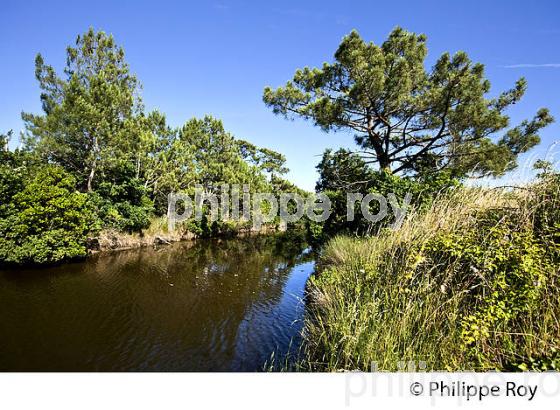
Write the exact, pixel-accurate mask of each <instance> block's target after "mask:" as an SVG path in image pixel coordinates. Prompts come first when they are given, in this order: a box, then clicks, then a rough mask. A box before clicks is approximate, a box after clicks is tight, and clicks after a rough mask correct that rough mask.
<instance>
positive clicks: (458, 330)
mask: <svg viewBox="0 0 560 410" xmlns="http://www.w3.org/2000/svg"><path fill="white" fill-rule="evenodd" d="M551 183H553V184H556V185H555V188H554V189H556V190H555V191H554V190H553V191H554V192H555V193H556V194H558V186H560V184H558V178H555V179H554V180H553V182H550V181H549V182H547V183H546V184H545V186H546V187H549V188H550V184H551ZM537 185H538V184H537ZM542 191H543V186H534V187H532V188H530V189H520V190H517V191H515V192H508V191H505V190H499V189H496V190H488V189H473V188H461V189H457V190H455V191H454V192H453V193H451V194H447V195H442V196H441V197H440V198H437V199H436V200H435V201H434V202H433V205H432V206H431V208H430V209H429V210H427V211H422V212H416V211H414V212H409V215H408V217H407V219H406V221H405V222H404V224H403V226H402V227H401V228H400V229H399V230H398V231H389V230H387V231H384V232H382V233H381V234H380V235H378V236H375V237H370V238H361V239H359V238H349V237H337V238H334V239H333V240H331V241H330V243H329V244H328V245H327V246H326V248H325V249H324V252H323V254H322V257H321V259H320V262H319V269H318V274H317V275H316V276H315V277H313V278H312V279H311V280H310V282H309V286H308V291H309V295H308V296H309V297H308V313H307V317H306V319H305V326H304V340H305V344H304V347H303V358H304V359H303V360H302V361H301V362H300V367H301V369H303V370H321V371H337V370H356V369H361V370H369V369H370V368H371V367H372V366H375V367H376V368H378V369H380V370H390V371H395V370H399V369H401V370H402V367H400V366H402V363H403V362H410V361H413V362H415V363H417V364H418V365H420V366H421V367H425V368H426V369H427V370H487V369H508V370H516V369H518V370H522V369H527V368H530V369H536V368H537V369H538V368H544V367H546V368H549V367H554V366H555V365H556V363H557V360H556V359H557V355H556V349H557V348H558V346H559V345H558V342H559V336H560V324H559V319H560V308H559V305H560V299H559V292H558V286H557V285H558V282H557V281H558V266H559V262H558V258H557V254H556V253H554V252H553V251H551V250H550V249H551V248H550V247H551V246H552V247H554V246H556V245H555V244H556V243H558V242H554V238H553V236H551V238H553V239H552V240H551V241H549V242H547V243H544V242H543V241H544V239H543V237H542V235H541V234H540V233H539V232H536V228H535V226H536V225H535V220H536V219H538V218H536V216H535V208H537V207H536V206H535V204H536V202H535V201H541V202H542V200H543V197H542V195H541V196H540V197H539V193H540V192H542ZM556 194H555V195H556ZM558 198H560V195H556V196H554V195H552V196H549V197H547V199H546V200H548V201H551V202H550V203H549V204H548V205H547V206H545V208H546V209H548V210H550V209H551V208H552V209H554V208H557V207H558V205H559V204H560V201H558ZM541 202H539V203H541ZM554 215H556V214H554ZM548 219H549V220H548V222H546V225H547V227H550V226H553V229H552V231H553V233H558V230H557V227H558V225H554V223H556V222H558V221H552V222H551V221H550V219H551V218H548ZM552 219H554V217H553V218H552ZM554 226H556V228H554ZM556 249H557V248H556Z"/></svg>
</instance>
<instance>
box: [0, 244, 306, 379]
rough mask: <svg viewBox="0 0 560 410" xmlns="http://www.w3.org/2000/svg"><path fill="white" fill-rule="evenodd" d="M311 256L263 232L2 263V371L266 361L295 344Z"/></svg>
mask: <svg viewBox="0 0 560 410" xmlns="http://www.w3.org/2000/svg"><path fill="white" fill-rule="evenodd" d="M313 267H314V263H313V258H312V256H311V255H310V254H309V253H308V252H307V251H306V250H304V245H303V244H301V242H299V241H297V240H293V239H292V240H286V239H285V238H278V237H267V238H265V237H259V238H250V239H233V240H223V241H198V242H196V243H189V242H183V243H177V244H173V245H170V246H167V247H162V248H159V249H152V248H149V249H140V250H133V251H124V252H118V253H113V254H109V255H103V256H99V257H94V258H91V259H89V260H87V261H85V262H80V263H72V264H66V265H62V266H58V267H53V268H47V269H40V270H11V271H6V270H4V271H0V370H3V371H6V370H8V371H19V370H21V371H30V370H31V371H254V370H262V369H263V365H264V364H265V362H266V361H267V360H269V359H270V356H271V354H272V352H275V355H280V356H282V355H284V354H285V353H286V352H287V351H288V349H293V350H294V349H297V345H298V343H299V338H298V335H299V332H300V330H301V326H302V323H301V318H302V315H303V309H304V307H303V304H302V301H301V298H302V296H303V290H304V286H305V282H306V280H307V278H308V277H309V275H310V273H311V272H312V271H313Z"/></svg>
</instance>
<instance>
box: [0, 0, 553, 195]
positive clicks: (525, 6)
mask: <svg viewBox="0 0 560 410" xmlns="http://www.w3.org/2000/svg"><path fill="white" fill-rule="evenodd" d="M0 17H1V19H0V21H1V23H0V61H1V63H0V131H6V130H9V129H13V130H14V132H15V133H18V132H19V131H20V130H21V129H22V127H23V124H22V122H21V119H20V113H21V111H22V110H23V111H30V112H40V102H39V90H38V87H37V83H36V81H35V78H34V57H35V55H36V53H38V52H41V53H42V54H43V56H44V58H45V60H46V62H47V63H49V64H52V65H54V66H55V67H56V68H62V67H63V65H64V62H65V48H66V46H67V45H69V44H72V43H73V41H74V40H75V37H76V35H77V34H79V33H82V32H84V31H86V30H87V29H88V27H89V26H93V27H94V28H95V29H100V30H104V31H106V32H110V33H112V34H113V35H114V36H115V38H116V40H117V42H118V43H119V44H120V45H122V46H123V47H124V49H125V51H126V57H127V60H128V62H129V64H130V66H131V69H132V71H133V72H134V73H136V74H137V76H138V78H139V79H140V81H141V82H142V84H143V86H144V91H143V99H144V102H145V104H146V107H147V108H148V109H153V108H158V109H159V110H161V111H162V112H164V113H166V114H167V118H168V121H169V122H170V124H171V125H174V126H178V125H181V124H182V123H183V122H185V121H186V120H187V119H189V118H191V117H193V116H202V115H204V114H212V115H215V116H216V117H219V118H221V119H222V120H223V121H224V125H225V127H226V129H227V130H229V131H231V132H232V133H233V134H234V135H236V136H237V137H239V138H244V139H247V140H249V141H252V142H253V143H255V144H258V145H261V146H266V147H269V148H272V149H274V150H277V151H279V152H282V153H283V154H285V155H286V157H287V159H288V166H289V167H290V169H291V172H290V174H289V176H288V177H289V179H291V180H292V181H294V182H296V183H297V184H298V185H300V186H301V187H303V188H306V189H312V188H313V186H314V183H315V180H316V173H315V165H316V163H317V162H318V161H319V156H320V155H321V153H322V152H323V150H324V149H325V148H327V147H339V146H351V144H352V141H351V137H349V136H348V135H340V134H325V133H323V132H321V131H320V130H319V129H316V128H315V127H313V125H312V124H311V123H308V122H304V121H295V122H290V121H286V120H284V119H283V118H281V117H276V116H274V115H273V114H272V112H271V111H270V110H269V109H268V108H266V107H265V106H264V104H263V103H262V100H261V97H262V90H263V88H264V87H265V86H266V85H271V86H279V85H283V84H284V83H285V81H286V80H288V79H289V78H291V76H292V74H293V72H294V71H295V69H296V68H298V67H303V66H306V65H309V66H316V65H320V64H321V63H322V62H323V61H331V60H332V56H333V53H334V51H335V50H336V47H337V46H338V44H339V42H340V40H341V38H342V37H343V36H344V35H345V34H347V33H348V32H350V30H352V29H357V30H358V31H359V32H360V34H361V35H362V36H363V37H364V38H365V39H366V40H372V41H374V42H376V43H381V42H382V41H383V40H384V39H385V38H386V36H387V34H388V33H389V32H390V31H391V29H392V28H393V27H395V26H397V25H400V26H402V27H404V28H406V29H408V30H411V31H415V32H422V33H425V34H426V35H427V36H428V47H429V56H428V64H431V63H433V61H434V60H435V59H436V58H437V57H438V56H439V55H440V54H441V53H442V52H444V51H450V52H452V53H453V52H456V51H458V50H464V51H466V52H467V53H468V54H469V55H470V56H471V58H472V59H473V60H475V61H479V62H482V63H484V64H485V65H486V71H487V76H488V77H489V79H490V80H491V82H492V85H493V90H494V92H498V91H501V90H505V89H506V88H509V87H511V86H512V85H513V84H514V82H515V80H516V79H517V78H518V77H520V76H525V77H526V78H527V80H528V83H529V88H528V92H527V94H526V96H525V98H524V100H523V101H522V102H521V103H519V104H518V105H516V106H515V107H514V109H513V110H512V111H511V116H512V119H513V120H514V121H515V120H520V119H522V118H525V117H530V116H532V115H533V114H534V113H535V112H536V111H537V109H538V108H539V107H542V106H546V107H549V108H550V109H551V111H552V114H553V115H554V116H555V117H556V118H557V119H558V121H559V122H560V2H557V1H552V0H551V1H540V2H528V1H525V2H522V1H511V0H509V1H468V2H467V1H461V2H459V1H439V2H435V1H429V2H422V1H414V2H413V1H408V2H404V1H400V2H399V1H393V2H388V1H385V2H378V1H362V2H357V1H346V2H343V1H325V0H321V1H275V2H265V1H258V2H257V1H254V2H251V1H228V0H221V1H209V2H202V1H190V2H178V1H177V2H168V1H164V0H160V1H151V2H141V1H119V2H108V1H107V2H106V1H95V2H94V1H90V2H87V3H86V2H84V3H80V2H75V1H65V2H57V1H10V0H9V1H6V0H2V4H1V5H0ZM542 136H543V143H542V147H541V148H539V150H538V151H537V152H544V151H545V150H546V148H547V147H548V146H549V145H550V144H551V143H552V142H553V141H555V140H560V124H558V123H556V124H553V125H552V126H550V127H548V128H547V129H546V130H545V131H544V132H543V133H542ZM14 143H15V144H17V141H14ZM559 151H560V150H559Z"/></svg>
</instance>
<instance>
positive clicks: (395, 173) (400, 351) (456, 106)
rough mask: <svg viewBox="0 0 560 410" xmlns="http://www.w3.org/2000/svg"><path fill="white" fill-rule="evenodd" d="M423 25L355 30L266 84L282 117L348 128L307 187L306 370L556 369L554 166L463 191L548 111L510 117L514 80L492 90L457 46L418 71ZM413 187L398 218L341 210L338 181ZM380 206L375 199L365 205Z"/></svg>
mask: <svg viewBox="0 0 560 410" xmlns="http://www.w3.org/2000/svg"><path fill="white" fill-rule="evenodd" d="M426 53H427V49H426V38H425V36H423V35H416V34H414V33H409V32H406V31H404V30H402V29H400V28H397V29H395V30H394V31H393V32H392V33H391V34H390V35H389V38H388V39H387V40H386V41H385V42H384V43H383V44H382V45H380V46H377V45H375V44H373V43H366V42H365V41H364V40H362V38H361V37H360V36H359V35H358V33H356V32H352V33H351V34H350V35H348V36H347V37H345V38H344V39H343V41H342V43H341V44H340V46H339V48H338V50H337V51H336V53H335V56H334V57H335V62H334V63H332V64H331V63H325V64H324V65H323V66H322V67H321V68H308V67H306V68H304V69H301V70H297V71H296V73H295V75H294V77H293V79H292V80H290V81H288V83H287V84H286V86H285V87H280V88H277V89H275V90H274V89H272V88H270V87H268V88H266V89H265V91H264V97H263V99H264V102H265V103H266V104H267V105H268V106H270V107H271V108H272V109H273V111H274V112H275V113H277V114H281V115H283V116H286V117H288V118H293V117H300V118H304V119H308V120H311V121H312V122H313V123H314V124H315V125H316V126H319V127H321V128H322V129H323V130H325V131H337V130H342V131H346V132H348V131H350V132H351V133H353V134H354V136H355V138H354V139H355V142H356V145H357V147H358V148H357V149H356V150H355V151H352V150H346V149H340V150H338V151H335V152H333V151H332V150H327V151H326V152H325V153H324V155H323V159H322V161H321V162H320V163H319V165H318V167H317V169H318V171H319V175H320V178H319V181H318V182H317V186H316V189H317V191H321V192H325V193H326V194H327V195H328V196H329V197H330V198H331V200H332V202H333V214H332V215H331V217H330V218H329V220H328V221H326V222H325V223H324V224H311V225H310V232H311V234H312V237H314V238H315V239H318V240H323V241H325V240H327V241H328V242H327V244H326V246H325V247H324V249H323V252H322V255H321V257H320V260H319V269H318V273H317V275H316V276H314V277H313V278H311V280H310V282H309V286H308V291H309V297H308V310H307V317H306V320H305V333H304V337H305V344H304V345H303V347H302V356H301V357H300V360H299V361H298V362H297V364H296V367H297V368H298V369H303V370H321V371H336V370H341V369H344V370H357V369H360V370H365V371H367V370H370V369H371V368H372V366H376V367H377V368H378V369H381V370H393V371H395V370H399V369H400V370H403V368H402V367H399V366H402V363H405V365H408V363H409V362H414V363H415V364H416V366H418V367H417V368H419V367H420V368H422V367H423V366H425V368H427V369H428V370H465V369H473V370H488V369H500V370H526V369H531V370H545V369H556V368H557V367H558V366H560V355H559V354H558V349H559V348H560V325H559V323H560V322H559V320H560V294H559V293H558V292H559V291H558V281H559V276H558V275H559V270H560V260H559V259H558V249H559V248H558V245H559V238H560V236H559V235H560V230H559V228H560V219H559V216H560V215H559V214H558V209H559V205H560V203H559V201H560V175H558V174H555V173H554V172H552V170H551V169H550V167H548V166H544V165H545V164H542V163H541V164H540V166H541V167H543V166H544V171H543V173H542V174H541V176H540V178H539V180H538V181H536V182H535V183H534V184H532V185H531V186H528V187H519V188H518V189H515V190H513V191H507V190H503V189H502V190H500V189H494V190H484V189H474V188H466V187H464V186H463V181H464V180H465V179H466V178H467V177H480V176H501V175H504V174H505V173H506V172H507V171H509V170H511V169H514V168H515V167H516V166H517V158H518V156H519V154H522V153H524V152H527V151H528V150H529V149H531V148H532V147H534V146H535V145H537V144H538V143H539V142H540V138H539V136H538V132H539V130H540V129H541V128H543V127H545V126H546V125H547V124H549V123H551V122H552V121H553V118H552V117H551V115H550V114H549V113H548V110H547V109H544V108H543V109H540V110H539V111H538V112H537V114H536V115H535V117H534V118H533V119H530V120H525V121H523V122H522V123H521V124H519V125H517V126H514V127H510V126H509V118H508V116H507V115H506V110H507V108H508V107H510V106H511V105H513V104H515V103H517V102H518V101H519V100H520V98H521V97H522V96H523V94H524V92H525V89H526V82H525V80H524V79H520V80H519V81H518V82H517V83H516V85H515V86H514V87H513V88H512V89H511V90H508V91H506V92H504V93H501V94H499V95H498V96H497V97H495V98H488V97H487V94H488V92H489V91H490V82H489V81H488V80H487V79H486V78H485V76H484V67H483V66H482V65H481V64H475V63H473V62H472V61H471V60H470V59H469V58H468V56H467V55H466V54H465V53H463V52H459V53H457V54H456V55H454V56H450V55H449V54H447V53H445V54H443V55H442V56H441V57H440V58H439V59H438V60H437V61H436V63H435V65H434V67H433V68H432V69H431V70H426V68H425V65H424V61H425V57H426ZM352 192H359V193H362V194H366V193H380V194H382V195H384V196H387V195H390V193H395V194H396V196H397V198H400V200H402V199H403V198H404V197H405V195H406V194H407V193H410V194H411V195H412V202H411V208H410V209H409V212H408V214H407V219H406V221H405V222H404V224H403V225H402V226H401V227H399V228H398V229H393V230H391V229H388V227H389V226H390V225H389V224H390V223H391V222H392V220H393V219H394V217H395V215H391V216H390V218H388V219H386V220H384V221H382V222H376V223H370V222H368V221H367V220H366V219H365V218H364V217H363V216H362V215H361V214H360V212H358V213H357V215H356V217H355V218H354V220H348V219H347V218H346V212H347V203H346V194H347V193H352ZM374 211H375V210H374Z"/></svg>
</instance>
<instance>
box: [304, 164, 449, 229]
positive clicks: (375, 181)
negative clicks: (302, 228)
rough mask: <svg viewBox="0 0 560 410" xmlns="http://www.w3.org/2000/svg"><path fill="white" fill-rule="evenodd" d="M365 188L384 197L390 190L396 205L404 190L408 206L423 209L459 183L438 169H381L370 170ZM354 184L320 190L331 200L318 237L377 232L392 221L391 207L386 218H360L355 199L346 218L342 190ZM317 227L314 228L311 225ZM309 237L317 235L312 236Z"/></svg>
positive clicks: (360, 214)
mask: <svg viewBox="0 0 560 410" xmlns="http://www.w3.org/2000/svg"><path fill="white" fill-rule="evenodd" d="M369 177H370V178H371V179H370V181H368V184H367V188H366V189H365V191H364V192H360V193H362V194H364V195H366V194H368V193H374V194H381V195H383V196H384V197H385V198H387V197H388V194H390V193H392V194H394V195H395V196H396V198H397V201H398V202H399V205H402V203H403V201H404V198H405V197H406V195H407V194H410V195H411V202H410V205H409V207H410V208H416V209H420V210H421V209H426V208H427V207H429V206H430V204H431V203H432V201H433V200H434V198H436V197H437V196H438V195H441V194H442V193H443V192H445V191H447V190H449V189H451V188H454V187H457V186H459V183H458V181H457V180H455V179H454V178H452V177H451V176H449V175H447V174H445V173H440V174H437V175H429V176H425V177H421V178H416V179H415V178H412V177H401V176H398V175H393V174H390V173H387V172H384V171H380V172H371V173H370V175H369ZM353 188H354V185H352V186H349V187H348V188H347V189H338V190H326V191H324V193H325V194H326V195H327V196H328V197H329V199H330V200H331V204H332V205H331V210H332V213H331V216H330V218H329V219H328V220H327V221H325V223H324V225H323V227H322V229H320V231H321V237H320V239H323V240H324V239H328V238H329V237H332V236H333V235H339V234H350V235H356V236H364V235H368V234H374V233H378V232H379V231H380V230H381V229H382V228H383V227H386V226H389V225H390V224H392V223H393V222H394V215H392V212H391V207H389V215H388V218H385V219H384V220H383V221H381V222H379V223H375V224H374V223H371V222H369V221H368V220H367V219H365V218H364V216H363V215H362V212H361V210H360V206H359V204H358V203H356V206H355V208H354V210H355V216H354V220H353V221H348V220H347V218H346V194H347V193H350V192H354V191H353ZM358 192H359V191H358ZM371 204H372V209H371V212H372V213H373V214H376V213H377V212H378V209H377V208H378V204H377V202H376V201H372V202H371ZM315 231H317V228H315ZM312 239H319V238H313V236H312Z"/></svg>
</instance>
